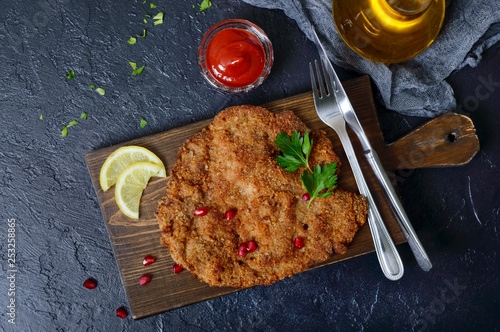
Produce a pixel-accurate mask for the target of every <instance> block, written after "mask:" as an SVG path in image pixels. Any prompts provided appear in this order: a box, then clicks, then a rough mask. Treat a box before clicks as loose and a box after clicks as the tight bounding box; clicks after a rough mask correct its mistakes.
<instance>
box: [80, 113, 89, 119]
mask: <svg viewBox="0 0 500 332" xmlns="http://www.w3.org/2000/svg"><path fill="white" fill-rule="evenodd" d="M87 115H88V113H87V112H82V114H80V119H84V120H87Z"/></svg>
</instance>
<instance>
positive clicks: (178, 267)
mask: <svg viewBox="0 0 500 332" xmlns="http://www.w3.org/2000/svg"><path fill="white" fill-rule="evenodd" d="M172 270H173V271H174V273H175V274H179V273H181V272H182V270H184V268H183V267H182V266H180V265H179V264H175V265H174V267H173V268H172Z"/></svg>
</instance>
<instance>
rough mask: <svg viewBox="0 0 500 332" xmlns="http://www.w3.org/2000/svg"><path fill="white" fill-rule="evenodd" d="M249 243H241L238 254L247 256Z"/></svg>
mask: <svg viewBox="0 0 500 332" xmlns="http://www.w3.org/2000/svg"><path fill="white" fill-rule="evenodd" d="M247 250H248V248H247V245H246V244H245V243H242V244H240V247H239V248H238V255H240V256H241V257H245V255H246V254H247Z"/></svg>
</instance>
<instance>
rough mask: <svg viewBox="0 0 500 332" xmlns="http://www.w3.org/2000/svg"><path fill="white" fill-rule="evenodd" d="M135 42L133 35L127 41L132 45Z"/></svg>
mask: <svg viewBox="0 0 500 332" xmlns="http://www.w3.org/2000/svg"><path fill="white" fill-rule="evenodd" d="M136 42H137V39H136V38H135V37H130V39H129V40H128V43H129V44H130V45H134V44H135V43H136Z"/></svg>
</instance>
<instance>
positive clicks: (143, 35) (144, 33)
mask: <svg viewBox="0 0 500 332" xmlns="http://www.w3.org/2000/svg"><path fill="white" fill-rule="evenodd" d="M139 37H142V38H144V37H146V29H143V31H142V36H139Z"/></svg>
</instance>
